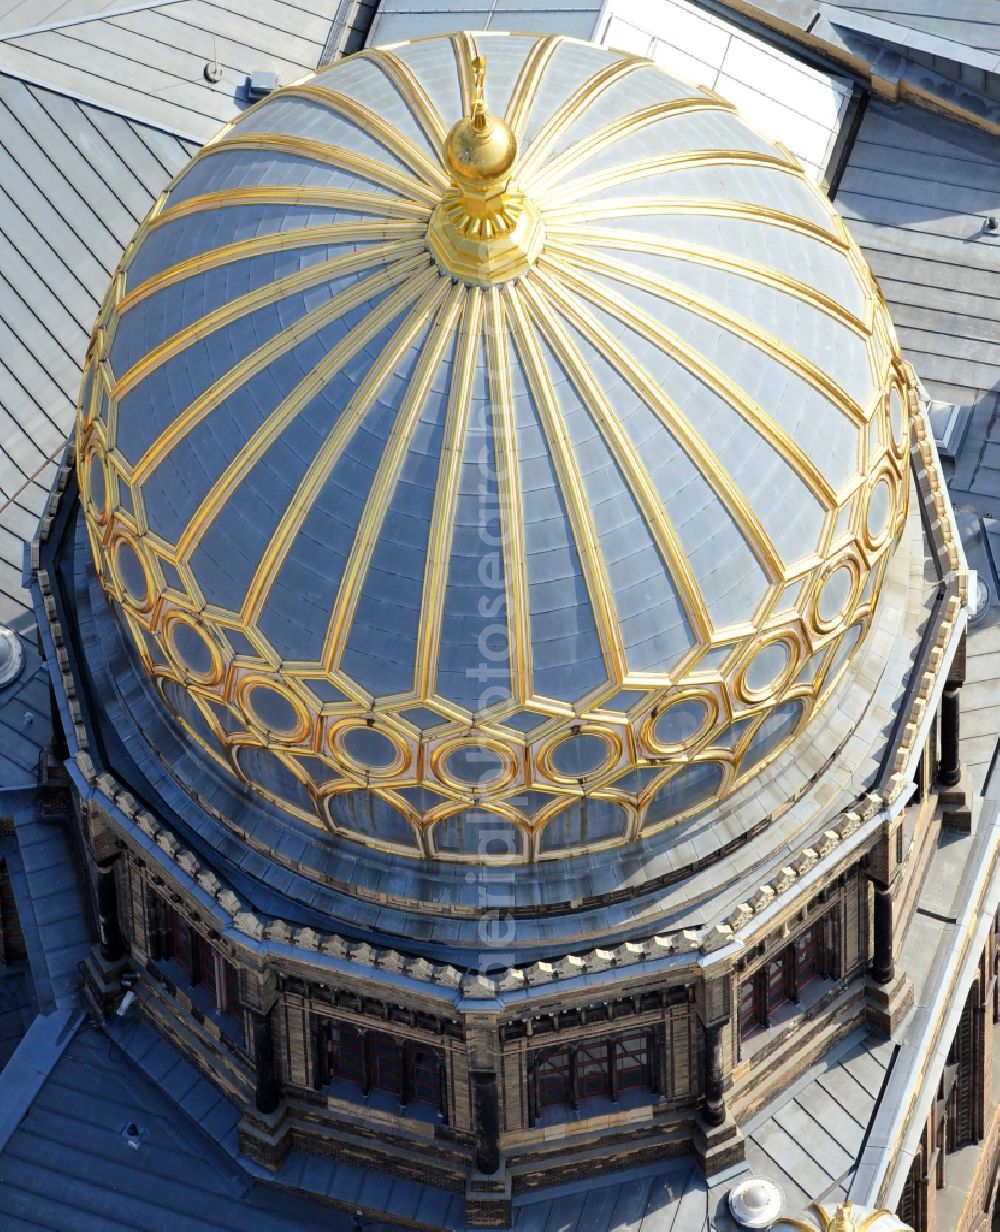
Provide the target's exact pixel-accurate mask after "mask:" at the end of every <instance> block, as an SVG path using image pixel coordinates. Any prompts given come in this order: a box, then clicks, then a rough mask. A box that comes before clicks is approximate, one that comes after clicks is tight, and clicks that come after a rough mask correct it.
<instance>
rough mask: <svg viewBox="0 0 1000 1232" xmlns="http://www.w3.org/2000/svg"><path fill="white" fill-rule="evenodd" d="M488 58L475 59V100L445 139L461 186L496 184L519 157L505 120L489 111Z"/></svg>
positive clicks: (503, 186)
mask: <svg viewBox="0 0 1000 1232" xmlns="http://www.w3.org/2000/svg"><path fill="white" fill-rule="evenodd" d="M485 86H486V61H485V60H484V59H483V57H482V56H476V58H475V59H474V60H473V61H472V103H471V106H470V108H469V115H467V116H463V117H462V119H461V120H459V122H458V123H457V124H455V125H454V126H453V127H452V130H451V132H450V133H449V134H448V139H447V141H446V142H445V159H446V161H447V163H448V170H449V171H450V172H451V174H452V175H453V176H454V178H455V180H456V181H457V183H458V185H459V186H460V187H464V186H471V187H474V188H481V187H483V186H485V185H487V184H495V185H496V187H497V188H498V189H500V190H502V189H503V188H506V186H507V185H506V183H504V184H502V185H501V184H500V182H499V181H500V180H502V179H503V177H504V176H506V175H507V174H508V172H509V171H510V169H511V167H512V166H513V165H514V159H515V158H516V157H517V139H516V138H515V136H514V134H513V133H512V132H511V131H510V128H509V126H508V125H507V123H506V121H505V120H501V119H500V118H499V117H498V116H492V115H490V114H489V112H488V111H487V110H486V94H485Z"/></svg>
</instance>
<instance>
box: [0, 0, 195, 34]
mask: <svg viewBox="0 0 1000 1232" xmlns="http://www.w3.org/2000/svg"><path fill="white" fill-rule="evenodd" d="M184 2H185V0H140V3H138V4H123V5H121V6H120V7H119V8H114V9H106V10H105V11H104V12H102V13H83V14H81V15H80V16H79V17H70V18H66V20H65V21H49V22H45V23H43V24H42V25H40V26H25V27H24V28H23V29H21V30H11V31H10V32H9V33H6V34H4V33H0V43H9V42H11V41H12V40H13V39H18V38H28V37H29V36H30V35H32V34H45V33H47V32H48V31H51V30H63V29H65V28H66V27H67V26H83V25H86V24H87V23H89V22H92V21H107V20H108V19H109V18H111V17H124V16H125V15H126V14H128V13H139V12H142V11H143V10H145V9H160V8H165V7H166V6H167V5H170V4H183V3H184Z"/></svg>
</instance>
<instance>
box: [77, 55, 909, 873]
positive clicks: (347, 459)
mask: <svg viewBox="0 0 1000 1232" xmlns="http://www.w3.org/2000/svg"><path fill="white" fill-rule="evenodd" d="M477 39H478V42H479V43H480V44H481V45H482V46H484V47H485V46H487V45H488V46H489V64H490V102H491V105H492V106H493V108H494V109H495V112H496V116H497V118H496V119H492V120H491V119H490V118H489V113H488V112H487V111H486V109H485V101H484V99H483V93H482V75H481V66H480V68H479V69H477V60H478V57H479V50H480V49H479V47H477V46H476V44H475V43H474V41H473V40H472V38H471V37H470V36H464V35H456V36H453V37H452V38H433V39H428V40H423V41H420V42H415V43H412V44H406V45H401V46H398V47H395V48H391V49H377V50H372V51H366V52H364V53H360V54H358V55H356V56H352V57H349V58H348V59H346V60H343V61H340V62H338V63H337V64H334V65H332V66H330V67H328V68H326V69H324V70H323V71H321V72H320V73H317V74H316V75H315V76H314V77H312V78H309V79H307V80H305V81H303V82H299V83H297V84H295V85H293V86H289V87H286V88H284V89H282V90H280V91H278V92H276V93H275V94H273V95H271V96H270V97H269V98H268V99H266V100H264V101H263V102H262V103H260V104H259V105H258V106H256V107H254V108H252V109H250V110H248V111H247V112H245V113H244V114H243V115H241V116H240V117H239V118H238V119H237V120H236V121H235V122H234V123H233V124H232V125H231V126H230V127H229V128H228V129H227V130H225V131H224V132H223V133H222V134H221V135H220V136H219V138H218V139H217V140H215V141H214V142H212V143H210V144H209V145H208V146H206V147H205V148H204V149H203V150H202V151H201V152H200V153H199V154H198V155H197V156H196V157H195V159H194V160H193V161H192V163H191V164H190V165H189V167H188V168H186V169H185V171H183V172H182V173H181V174H180V175H179V176H178V177H177V179H176V180H175V181H174V182H173V183H172V184H171V186H170V187H169V188H168V190H167V191H166V192H165V193H164V195H163V197H162V199H161V200H160V201H159V202H158V203H157V204H156V206H155V207H154V210H153V211H152V213H151V214H150V216H149V218H147V220H146V221H145V222H144V223H143V225H142V227H141V228H140V231H139V233H138V235H137V236H136V238H135V240H134V241H133V243H132V244H131V245H130V246H129V249H128V251H127V252H126V254H125V257H124V258H123V262H122V265H121V268H120V269H119V271H118V272H117V274H116V276H115V278H114V281H113V283H112V287H111V290H110V292H109V295H108V298H107V300H106V302H105V304H104V307H103V309H102V312H101V316H100V319H99V321H98V325H97V327H96V330H95V334H94V339H93V343H92V347H91V351H90V354H89V357H88V364H87V368H86V372H85V376H84V382H83V388H82V394H81V404H80V413H79V425H78V458H79V475H80V486H81V492H82V500H83V507H84V512H85V515H86V522H87V528H88V531H89V533H90V536H91V542H92V545H93V551H94V560H95V562H96V566H97V569H98V572H99V575H100V579H101V582H102V584H103V586H104V588H105V590H106V592H107V594H108V596H109V598H110V599H111V601H112V604H113V607H114V609H115V611H116V612H117V613H118V615H119V617H120V619H121V622H122V624H123V626H124V627H125V629H126V630H127V632H128V636H129V637H130V639H131V641H132V642H133V644H134V646H135V648H136V649H137V652H138V654H139V655H140V656H141V658H142V660H143V663H144V664H145V667H146V670H147V671H148V673H149V674H150V676H151V677H152V679H153V680H154V681H155V686H156V688H157V690H158V691H159V693H160V696H161V698H162V700H163V703H164V705H166V706H167V707H168V708H169V709H170V711H171V712H172V713H173V714H174V715H175V716H176V718H177V720H178V722H179V723H181V724H182V726H183V727H184V729H185V731H186V732H187V734H188V736H189V737H190V739H191V741H192V742H193V744H195V745H197V746H198V747H199V748H200V749H201V750H202V752H203V753H204V754H206V755H207V756H208V757H209V758H211V759H212V761H214V763H215V764H216V765H217V766H218V767H221V768H222V769H223V770H224V771H225V772H226V773H227V774H231V775H234V776H236V777H238V778H239V779H240V780H242V782H244V783H245V784H247V785H248V786H249V787H251V788H253V789H254V790H255V791H256V792H258V793H260V794H261V795H262V796H263V797H264V798H266V800H267V801H269V802H270V803H271V804H272V805H273V806H274V807H275V808H276V809H281V810H284V813H285V814H288V815H290V816H292V817H294V818H296V819H299V820H304V821H309V822H311V823H312V824H313V825H316V826H321V827H325V828H327V829H329V830H331V831H333V832H334V833H336V834H339V835H345V836H348V837H351V838H354V839H357V840H359V841H362V842H365V843H369V844H371V845H374V846H376V847H379V848H381V849H388V850H392V851H399V852H402V853H405V854H409V855H422V856H424V857H427V858H436V859H442V860H471V861H474V860H488V859H491V858H493V857H494V855H498V854H499V855H501V856H502V857H503V858H506V859H515V860H524V861H527V860H539V859H550V858H561V857H563V856H565V855H567V854H573V853H575V852H580V851H585V850H592V849H594V848H595V847H596V848H606V847H611V846H615V845H619V844H623V843H628V842H632V841H634V840H637V839H645V838H647V837H649V836H654V835H659V834H660V833H662V832H664V831H667V830H669V829H671V828H672V827H673V826H675V825H676V824H677V823H678V821H679V820H682V819H685V818H688V817H692V816H694V815H696V814H698V813H699V812H702V811H704V810H705V809H706V808H708V807H710V806H712V805H714V804H716V803H718V801H720V800H722V799H723V798H725V797H726V796H728V795H729V794H730V793H732V792H733V791H735V790H736V789H737V788H739V787H741V786H742V785H743V784H745V783H748V782H749V781H750V780H751V779H753V778H754V776H755V775H757V774H758V773H759V772H760V770H761V768H762V767H763V766H764V765H766V764H767V763H768V762H770V761H771V760H773V759H774V758H775V757H777V756H778V755H779V754H780V753H781V752H782V750H783V749H786V748H787V747H788V745H789V744H790V742H791V741H792V740H793V739H794V738H795V737H796V736H797V735H798V734H799V733H801V732H803V730H804V729H805V728H806V727H807V725H808V724H809V722H810V721H811V720H812V718H813V716H814V715H815V714H816V712H817V711H818V709H819V708H820V706H821V705H822V704H823V702H824V701H825V700H826V699H827V698H828V697H830V695H831V693H832V692H833V690H834V687H835V685H836V683H837V681H838V679H839V678H840V677H841V675H842V674H843V672H844V669H845V667H846V665H847V664H848V663H849V662H850V660H851V657H852V655H853V654H854V653H855V651H856V649H857V647H858V646H859V645H860V644H861V643H862V642H863V639H864V637H865V634H866V633H867V630H868V628H869V626H870V623H871V619H872V615H873V612H874V611H875V608H876V604H877V602H878V596H879V592H880V587H881V584H882V579H883V576H884V573H885V569H886V565H887V562H888V560H889V558H890V555H891V553H892V550H893V546H894V544H895V542H896V541H897V538H898V535H899V533H900V531H901V528H902V525H903V521H904V518H905V513H906V499H907V478H906V476H907V470H906V467H907V456H908V442H909V424H908V415H909V406H910V397H911V394H910V389H909V385H908V372H907V369H906V367H905V365H904V364H903V362H902V359H901V357H900V354H899V350H898V347H897V344H896V341H895V337H894V334H893V330H892V326H891V323H890V321H889V318H888V314H887V312H886V309H885V305H884V301H883V300H882V299H881V297H880V294H879V292H878V289H877V287H876V285H875V282H874V280H873V278H872V275H871V272H870V270H869V269H868V267H867V265H866V263H865V261H864V259H863V257H862V256H861V254H860V252H859V250H858V248H857V246H856V244H855V243H854V241H853V240H852V239H851V237H850V235H849V234H848V232H847V229H846V227H845V225H844V223H843V221H842V220H841V219H840V218H839V216H838V215H837V213H836V211H835V210H834V209H833V207H832V206H831V204H830V202H829V201H828V200H827V199H826V198H825V197H824V195H823V194H822V193H821V192H820V191H819V190H818V189H817V188H816V187H815V186H814V185H813V184H812V183H811V182H810V181H809V180H808V178H807V177H806V175H805V174H804V173H803V171H802V169H801V168H800V167H799V166H798V165H797V164H796V163H795V162H794V160H793V159H792V158H791V156H790V155H789V154H788V153H787V152H786V151H784V150H782V149H779V148H777V147H775V146H774V145H773V144H772V143H770V142H768V141H767V140H765V139H764V138H762V137H761V136H760V135H759V134H757V133H755V132H754V131H753V130H752V129H751V128H749V127H748V126H747V125H746V124H745V123H743V121H742V120H741V119H740V118H739V116H738V115H737V114H736V112H735V110H734V108H733V107H731V106H730V105H729V104H728V103H726V102H725V101H724V100H722V99H720V98H718V97H717V96H715V95H714V94H710V93H707V92H705V91H702V90H698V89H694V88H692V87H690V86H688V85H686V84H684V83H682V82H678V81H676V80H674V79H673V78H671V77H669V76H667V75H666V74H665V73H663V72H661V71H660V70H659V69H657V68H656V67H655V66H654V65H652V64H650V63H649V62H647V61H643V60H641V59H638V58H636V57H629V56H621V55H619V54H618V53H613V52H610V51H607V50H604V49H601V48H598V47H594V46H592V45H589V44H585V43H578V42H574V41H573V40H564V39H557V38H535V37H532V36H508V35H504V36H502V37H501V36H495V37H494V36H488V35H487V36H477ZM477 78H478V85H477ZM501 116H502V117H503V119H502V120H501V119H500V118H499V117H501ZM463 117H465V118H463ZM477 117H481V118H483V122H484V124H485V125H486V130H488V131H489V134H490V135H489V137H488V139H486V140H484V142H483V143H482V145H481V146H476V144H475V140H476V138H475V132H478V131H479V130H477V129H476V124H477ZM486 130H484V131H486ZM456 133H457V134H458V135H457V136H456ZM507 133H509V134H510V135H511V136H510V139H508V137H507V135H506V134H507ZM468 150H479V154H477V155H476V156H475V157H472V156H471V155H467V154H466V153H462V151H468ZM509 155H513V157H512V159H511V161H510V165H509V167H508V166H507V163H508V156H509ZM459 168H461V171H459ZM471 169H475V170H476V173H477V177H479V178H476V179H475V180H473V178H472V176H471V175H470V174H468V172H469V171H470V170H471ZM508 172H509V176H508ZM482 177H485V178H482ZM491 177H495V178H491ZM476 220H479V222H480V224H483V225H479V226H478V227H477V226H475V225H473V224H474V223H475V221H476ZM484 220H492V221H491V223H490V226H489V227H486V226H485V225H484ZM501 224H502V225H501ZM487 823H489V825H490V826H492V827H493V830H492V832H493V833H494V834H500V835H501V837H502V841H501V842H500V843H499V845H500V847H502V848H503V850H502V851H499V849H498V850H497V851H494V850H493V849H487V848H486V847H484V845H483V842H482V841H481V835H482V833H483V828H484V826H485V825H486V824H487Z"/></svg>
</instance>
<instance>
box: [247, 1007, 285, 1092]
mask: <svg viewBox="0 0 1000 1232" xmlns="http://www.w3.org/2000/svg"><path fill="white" fill-rule="evenodd" d="M251 1018H252V1019H253V1058H254V1066H255V1067H256V1071H257V1090H256V1095H255V1102H256V1105H257V1111H258V1112H263V1113H264V1115H265V1116H267V1115H268V1114H270V1113H272V1112H274V1110H275V1109H276V1108H277V1106H278V1105H279V1104H280V1103H281V1084H280V1083H279V1082H278V1071H277V1068H276V1066H275V1063H274V1033H273V1032H272V1030H271V1015H270V1014H258V1013H252V1014H251Z"/></svg>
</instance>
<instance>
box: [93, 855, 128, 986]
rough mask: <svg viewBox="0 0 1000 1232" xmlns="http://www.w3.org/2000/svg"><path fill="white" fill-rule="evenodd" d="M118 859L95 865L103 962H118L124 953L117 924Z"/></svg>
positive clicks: (123, 943)
mask: <svg viewBox="0 0 1000 1232" xmlns="http://www.w3.org/2000/svg"><path fill="white" fill-rule="evenodd" d="M117 862H118V857H117V856H114V857H113V858H112V859H110V860H102V861H100V862H99V863H98V865H97V916H98V924H99V926H100V933H101V956H102V957H103V958H104V960H105V962H118V960H119V959H120V958H121V957H122V955H123V954H124V953H125V942H124V941H123V940H122V932H121V928H120V927H119V924H118V883H117V882H116V881H115V864H116V863H117Z"/></svg>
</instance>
